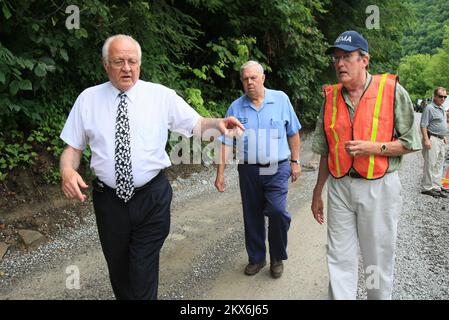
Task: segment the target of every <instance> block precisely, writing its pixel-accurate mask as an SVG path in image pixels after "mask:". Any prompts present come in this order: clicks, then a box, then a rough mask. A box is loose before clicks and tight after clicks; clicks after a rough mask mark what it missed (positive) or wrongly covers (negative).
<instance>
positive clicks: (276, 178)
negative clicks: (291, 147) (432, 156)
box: [238, 161, 291, 263]
mask: <svg viewBox="0 0 449 320" xmlns="http://www.w3.org/2000/svg"><path fill="white" fill-rule="evenodd" d="M264 169H266V168H261V167H259V166H257V165H252V164H240V165H239V166H238V172H239V181H240V193H241V196H242V205H243V220H244V224H245V244H246V251H247V253H248V258H249V262H250V263H260V262H262V261H264V260H266V247H265V239H266V228H265V216H267V217H268V244H269V250H270V258H271V259H276V260H286V259H287V257H288V256H287V232H288V229H289V227H290V221H291V216H290V214H289V213H288V212H287V210H286V206H287V193H288V179H289V177H290V174H291V168H290V163H289V162H288V161H286V162H283V163H281V164H279V166H278V170H277V172H276V173H275V174H272V175H261V174H260V172H261V170H264Z"/></svg>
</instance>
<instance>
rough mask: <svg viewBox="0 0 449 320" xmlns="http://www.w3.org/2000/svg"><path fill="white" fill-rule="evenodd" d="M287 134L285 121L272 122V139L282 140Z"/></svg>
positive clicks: (273, 120)
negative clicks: (285, 133)
mask: <svg viewBox="0 0 449 320" xmlns="http://www.w3.org/2000/svg"><path fill="white" fill-rule="evenodd" d="M284 132H285V121H284V120H275V119H271V120H270V138H271V139H281V138H282V137H283V135H284Z"/></svg>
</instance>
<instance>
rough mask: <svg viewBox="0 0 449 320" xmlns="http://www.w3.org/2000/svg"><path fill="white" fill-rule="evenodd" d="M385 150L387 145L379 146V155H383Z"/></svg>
mask: <svg viewBox="0 0 449 320" xmlns="http://www.w3.org/2000/svg"><path fill="white" fill-rule="evenodd" d="M387 149H388V148H387V145H386V144H385V143H382V144H381V146H380V154H384V153H385V151H387Z"/></svg>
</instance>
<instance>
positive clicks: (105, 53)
mask: <svg viewBox="0 0 449 320" xmlns="http://www.w3.org/2000/svg"><path fill="white" fill-rule="evenodd" d="M119 38H122V39H128V40H129V41H131V42H132V43H134V45H135V46H136V48H137V56H138V58H139V66H140V63H141V61H142V49H141V48H140V44H139V43H138V42H137V41H136V40H135V39H134V38H133V37H131V36H128V35H126V34H116V35H113V36H110V37H109V38H107V39H106V41H105V42H104V44H103V48H102V49H101V55H102V57H103V61H104V63H105V64H106V65H108V64H109V46H110V45H111V43H112V42H113V41H114V40H116V39H119Z"/></svg>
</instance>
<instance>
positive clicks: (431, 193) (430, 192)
mask: <svg viewBox="0 0 449 320" xmlns="http://www.w3.org/2000/svg"><path fill="white" fill-rule="evenodd" d="M421 194H425V195H427V196H432V197H434V198H442V197H441V195H443V194H442V193H441V192H438V191H436V190H425V191H421ZM443 196H444V195H443Z"/></svg>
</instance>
